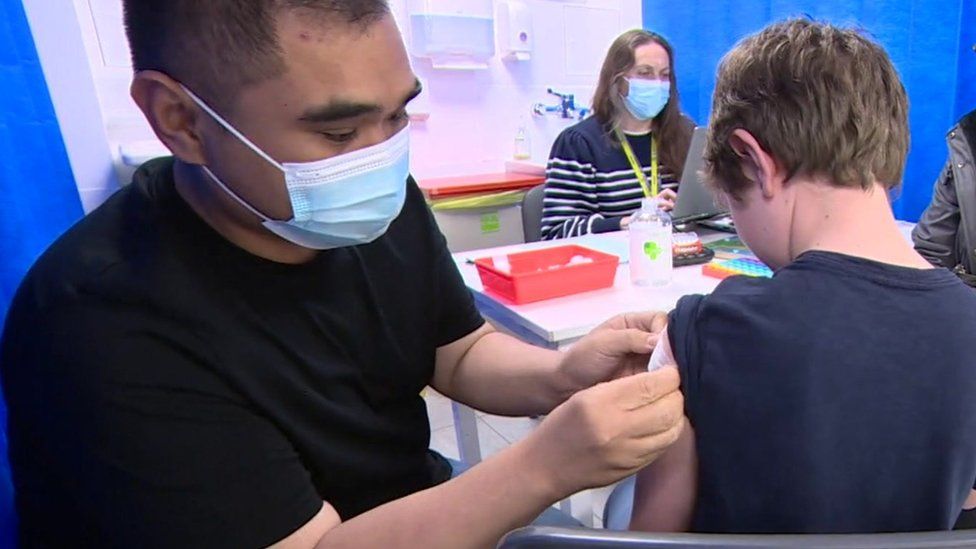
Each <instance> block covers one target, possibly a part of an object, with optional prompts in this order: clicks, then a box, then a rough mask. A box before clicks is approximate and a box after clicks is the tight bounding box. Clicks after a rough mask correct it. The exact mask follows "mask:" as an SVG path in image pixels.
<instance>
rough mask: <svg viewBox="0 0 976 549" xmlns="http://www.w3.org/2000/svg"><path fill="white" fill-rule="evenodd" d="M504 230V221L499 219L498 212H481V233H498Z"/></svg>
mask: <svg viewBox="0 0 976 549" xmlns="http://www.w3.org/2000/svg"><path fill="white" fill-rule="evenodd" d="M500 230H502V222H501V220H499V219H498V212H492V213H486V214H481V234H488V233H497V232H498V231H500Z"/></svg>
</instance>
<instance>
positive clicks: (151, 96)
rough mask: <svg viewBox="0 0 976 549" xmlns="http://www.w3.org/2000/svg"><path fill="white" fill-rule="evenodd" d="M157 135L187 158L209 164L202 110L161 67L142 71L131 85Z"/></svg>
mask: <svg viewBox="0 0 976 549" xmlns="http://www.w3.org/2000/svg"><path fill="white" fill-rule="evenodd" d="M129 93H130V94H131V95H132V99H133V101H135V102H136V105H138V106H139V109H140V110H141V111H142V114H143V115H145V117H146V120H147V121H149V125H150V126H152V129H153V131H154V132H155V133H156V137H158V138H159V140H160V141H162V142H163V144H164V145H166V147H167V148H168V149H169V150H170V151H171V152H172V153H173V156H176V157H177V158H179V159H180V160H182V161H183V162H186V163H187V164H206V156H205V154H204V147H203V142H202V140H201V139H200V133H199V126H200V120H199V118H200V113H201V112H202V111H200V110H199V109H197V108H196V105H195V104H194V103H193V100H192V99H190V97H189V96H188V95H187V94H186V92H184V91H183V89H182V88H181V87H180V85H179V84H178V83H177V82H176V81H175V80H173V79H172V78H170V77H169V76H167V75H166V74H164V73H161V72H159V71H139V72H137V73H136V75H135V77H134V78H133V79H132V86H130V88H129Z"/></svg>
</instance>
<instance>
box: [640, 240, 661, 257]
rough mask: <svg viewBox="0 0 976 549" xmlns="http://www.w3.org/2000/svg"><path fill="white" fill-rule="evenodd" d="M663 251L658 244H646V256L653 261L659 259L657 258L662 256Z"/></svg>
mask: <svg viewBox="0 0 976 549" xmlns="http://www.w3.org/2000/svg"><path fill="white" fill-rule="evenodd" d="M662 251H664V250H662V249H661V247H660V246H658V245H657V242H645V243H644V255H646V256H647V257H649V258H651V260H655V259H657V256H659V255H661V252H662Z"/></svg>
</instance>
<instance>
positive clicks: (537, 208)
mask: <svg viewBox="0 0 976 549" xmlns="http://www.w3.org/2000/svg"><path fill="white" fill-rule="evenodd" d="M545 191H546V185H545V183H543V184H540V185H536V186H535V187H532V188H531V189H529V192H527V193H525V198H523V199H522V232H523V233H524V234H525V241H526V242H538V241H540V240H542V199H543V196H544V194H545Z"/></svg>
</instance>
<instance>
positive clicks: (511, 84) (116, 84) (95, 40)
mask: <svg viewBox="0 0 976 549" xmlns="http://www.w3.org/2000/svg"><path fill="white" fill-rule="evenodd" d="M29 1H31V0H25V3H26V2H29ZM33 1H36V2H38V3H40V2H45V3H46V1H45V0H33ZM58 1H67V2H73V4H74V8H75V12H76V13H77V16H78V23H79V26H80V29H81V35H82V38H83V41H84V48H85V52H86V53H87V58H88V64H89V65H90V67H91V73H92V74H91V76H92V78H93V81H94V86H95V90H96V92H97V97H98V102H99V104H100V106H101V113H100V114H101V116H102V118H103V119H104V127H105V134H106V135H107V139H108V143H109V146H110V148H111V151H112V156H113V160H114V162H115V163H116V165H121V164H122V162H121V154H120V152H119V151H120V148H123V149H125V150H126V151H127V152H129V153H132V154H133V155H134V156H143V155H144V154H151V153H153V152H155V151H159V150H160V148H161V145H160V144H159V143H158V142H156V141H155V139H154V138H153V135H152V132H151V131H150V129H149V126H148V124H146V122H145V121H144V120H143V117H142V114H141V113H140V112H139V111H138V110H137V109H136V107H135V105H134V104H133V103H132V100H131V99H130V98H129V92H128V87H129V81H130V78H131V67H130V62H129V52H128V47H127V44H126V40H125V34H124V31H123V28H122V9H121V1H120V0H58ZM525 1H526V3H527V4H528V5H529V8H530V11H531V14H532V19H533V26H534V34H535V37H534V40H535V42H534V51H533V52H532V56H531V59H530V60H529V61H503V60H501V59H500V58H499V57H498V55H496V56H495V57H494V58H492V59H491V60H490V61H489V64H488V68H487V69H485V70H468V71H458V70H443V69H434V68H433V67H432V66H431V63H430V61H429V60H425V59H419V58H412V59H413V63H414V68H415V70H416V72H417V75H418V76H419V77H420V78H421V80H423V81H424V84H425V92H424V94H423V96H422V97H421V98H420V99H418V101H417V103H416V105H415V110H419V111H426V112H429V113H430V116H429V118H428V119H427V120H426V121H423V122H415V123H414V124H413V130H412V138H413V141H412V159H411V164H412V170H413V172H414V174H415V175H417V176H418V177H421V178H423V177H436V176H444V175H463V174H470V173H486V172H498V171H503V170H504V165H505V161H506V160H509V159H511V157H512V153H513V141H514V137H515V132H516V129H517V128H518V125H519V121H520V119H524V120H525V122H526V124H527V127H528V129H529V131H530V139H531V145H532V157H533V159H532V160H533V161H535V162H539V163H542V162H544V161H545V158H546V157H547V156H548V152H549V147H550V146H551V144H552V141H553V139H554V138H555V137H556V135H557V134H558V133H559V132H560V131H561V130H562V129H563V128H564V127H566V126H567V125H568V124H571V123H573V122H574V121H567V120H563V119H560V118H557V117H556V116H555V115H547V116H546V117H545V118H533V117H532V116H531V114H530V109H531V106H532V104H534V103H536V102H547V103H554V102H555V101H556V98H554V97H549V96H547V95H546V88H547V87H553V88H556V89H557V90H559V91H565V92H569V93H574V94H576V98H577V103H581V104H584V105H588V104H589V99H590V97H591V96H592V93H593V88H594V86H595V82H596V77H597V74H598V72H599V68H600V63H601V62H602V60H603V56H604V54H605V53H606V49H607V46H608V45H609V43H610V41H611V40H612V39H613V38H614V37H616V36H617V35H618V34H619V33H620V32H621V31H623V30H625V29H629V28H633V27H639V26H640V25H641V2H640V0H525ZM49 5H50V4H49ZM391 6H392V8H393V11H394V16H395V17H396V19H397V22H398V23H399V24H400V28H401V29H402V30H403V32H404V35H405V36H404V39H405V40H406V42H407V43H408V44H409V43H410V36H409V25H408V24H407V22H408V18H407V0H392V1H391ZM496 28H497V22H496ZM129 173H131V169H130V170H126V169H120V178H121V179H122V180H123V181H127V179H128V174H129Z"/></svg>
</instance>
